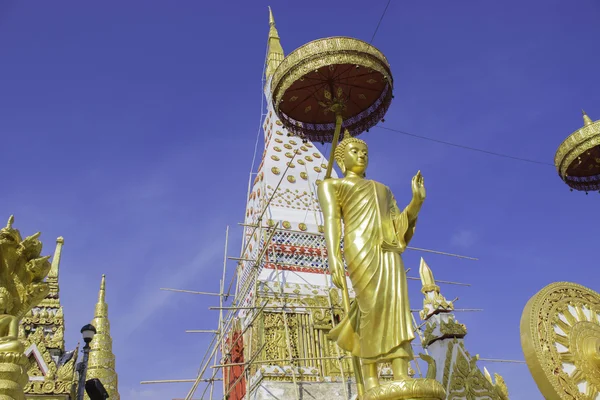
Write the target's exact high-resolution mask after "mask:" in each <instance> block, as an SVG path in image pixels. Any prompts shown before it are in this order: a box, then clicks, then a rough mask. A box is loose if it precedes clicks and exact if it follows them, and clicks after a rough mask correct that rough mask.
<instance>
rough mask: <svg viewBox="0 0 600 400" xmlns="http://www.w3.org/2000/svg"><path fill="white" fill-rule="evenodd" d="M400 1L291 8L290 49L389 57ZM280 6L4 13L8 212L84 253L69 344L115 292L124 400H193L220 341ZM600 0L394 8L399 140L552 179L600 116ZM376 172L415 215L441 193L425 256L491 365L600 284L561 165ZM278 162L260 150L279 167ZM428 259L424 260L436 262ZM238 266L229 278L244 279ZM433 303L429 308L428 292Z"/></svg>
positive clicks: (517, 372) (65, 277) (477, 164)
mask: <svg viewBox="0 0 600 400" xmlns="http://www.w3.org/2000/svg"><path fill="white" fill-rule="evenodd" d="M385 4H386V1H385V0H382V1H371V2H363V1H355V0H347V1H338V0H332V1H328V2H322V1H317V0H306V1H303V2H293V3H292V2H272V3H270V5H271V6H272V7H273V11H274V13H275V18H276V21H277V27H278V29H279V33H280V35H281V38H282V45H283V48H284V50H285V51H286V53H289V52H290V51H291V50H293V49H294V48H296V47H298V46H300V45H302V44H304V43H305V42H307V41H310V40H313V39H317V38H320V37H326V36H336V35H345V36H352V37H356V38H360V39H363V40H367V41H369V40H370V39H371V36H372V34H373V31H374V29H375V26H376V25H377V22H378V20H379V18H380V16H381V12H382V11H383V8H384V7H385ZM267 5H269V3H267V2H264V1H251V2H248V1H240V0H237V1H228V2H204V1H199V0H196V1H192V0H180V1H177V2H174V1H173V2H167V1H154V0H147V1H141V0H138V1H129V2H117V1H105V2H102V4H99V3H98V4H92V3H89V2H79V1H67V0H64V1H61V2H54V1H39V2H19V1H16V0H3V1H1V2H0V54H1V60H2V61H1V62H0V134H1V137H2V149H3V151H2V161H3V166H4V167H3V168H2V175H1V176H2V183H1V185H2V191H1V192H0V210H2V212H3V213H4V215H5V216H6V217H8V216H9V215H10V214H15V217H16V227H17V228H19V229H20V230H21V232H22V233H23V234H31V233H33V232H35V231H37V230H40V231H42V235H43V236H42V239H43V240H44V241H45V243H46V247H45V252H46V253H47V254H51V252H52V251H53V246H54V239H55V238H56V237H57V236H59V235H62V236H64V237H65V247H64V251H63V262H62V267H61V277H60V279H61V281H60V283H61V297H62V302H63V305H64V308H65V315H66V318H67V332H66V339H67V343H68V346H69V347H71V348H72V347H74V346H75V345H76V342H77V341H78V340H79V337H80V334H79V329H80V327H81V326H82V325H84V324H85V323H87V322H88V321H89V320H90V319H91V318H92V317H93V309H94V303H95V301H96V297H97V292H98V287H99V284H100V277H101V275H102V274H103V273H105V274H106V275H107V300H108V302H109V312H110V317H111V323H112V334H113V339H114V352H115V354H116V356H117V369H118V372H119V377H120V392H121V396H122V397H123V398H124V399H149V400H150V399H152V400H153V399H166V398H176V397H183V396H184V395H185V394H186V393H187V391H188V389H189V385H187V384H179V385H153V386H140V385H139V382H140V381H141V380H150V379H185V378H193V377H194V376H195V374H196V371H197V368H198V363H199V360H200V357H201V356H202V355H203V352H204V349H205V347H206V344H207V341H208V337H206V336H203V335H197V334H196V335H194V334H186V333H184V330H186V329H214V327H215V323H216V318H217V315H216V312H215V311H209V310H208V309H207V307H209V306H212V305H216V303H215V302H216V300H214V299H213V298H205V297H200V296H195V295H186V294H172V293H167V292H163V291H160V290H159V288H160V287H177V288H181V289H191V290H205V291H216V290H217V287H218V280H219V276H220V274H221V268H222V260H223V245H224V234H225V228H226V226H227V225H231V227H232V228H231V239H230V250H229V251H230V255H233V256H236V255H237V252H238V251H239V250H238V249H239V246H240V234H241V230H240V229H239V226H237V223H238V222H240V221H242V219H243V216H244V205H245V196H246V190H247V179H248V173H249V169H250V165H251V161H252V155H253V148H254V142H255V139H256V133H257V128H258V126H259V122H260V121H259V117H260V111H261V110H260V106H261V96H262V90H261V89H262V88H261V72H262V68H263V62H264V56H265V46H266V40H267V33H268V14H267ZM599 16H600V4H598V2H596V1H594V0H580V1H578V2H567V1H557V0H544V1H542V0H537V1H533V0H529V1H516V0H504V1H502V2H482V1H476V0H470V1H468V0H465V1H461V2H448V1H432V2H417V1H412V2H409V1H403V2H400V1H394V2H392V3H391V5H390V7H389V10H388V12H387V15H386V17H385V19H384V20H383V23H382V25H381V27H380V29H379V31H378V33H377V36H376V38H375V41H374V44H375V45H376V46H377V47H379V48H380V49H381V50H382V51H383V52H384V54H386V56H387V57H388V58H389V60H390V63H391V65H392V70H393V73H394V77H395V83H396V87H395V94H396V96H395V100H394V102H393V104H392V107H391V109H390V111H389V113H388V115H387V117H386V122H385V126H387V127H390V128H395V129H400V130H404V131H407V132H410V133H414V134H418V135H424V136H428V137H432V138H436V139H440V140H446V141H451V142H455V143H459V144H464V145H469V146H473V147H477V148H482V149H486V150H490V151H495V152H499V153H506V154H510V155H513V156H516V157H524V158H529V159H534V160H539V161H542V162H547V163H550V164H551V163H552V162H553V157H554V153H555V150H556V148H557V146H558V145H559V144H560V143H561V141H562V140H563V139H564V138H566V137H567V136H568V135H569V134H570V133H571V132H572V131H574V130H576V129H578V128H579V127H580V126H582V119H581V113H580V110H581V109H582V108H583V109H585V110H586V111H587V112H588V114H589V115H590V117H591V118H592V119H599V118H600V91H598V90H597V87H598V70H597V66H598V64H599V63H600V55H599V54H598V52H597V51H595V49H596V48H597V45H598V38H600V25H598V23H597V21H598V17H599ZM363 138H364V139H366V140H367V141H368V143H369V145H370V153H371V167H370V171H369V176H370V177H371V178H373V179H377V180H380V181H383V182H385V183H386V184H388V185H389V186H390V187H391V188H392V190H393V191H394V192H395V193H396V198H397V199H398V201H399V202H400V203H405V202H408V201H409V199H410V178H411V177H412V175H413V174H414V173H415V172H416V171H417V170H418V169H420V170H421V171H422V172H423V175H424V177H425V183H426V186H427V189H428V199H427V203H426V205H425V206H424V208H423V210H422V215H421V217H420V220H419V227H418V230H417V233H416V235H415V238H414V240H413V243H412V244H413V245H414V246H417V247H426V248H431V249H436V250H441V251H447V252H452V253H460V254H465V255H470V256H474V257H478V258H479V259H480V260H479V261H465V260H458V259H454V258H449V257H443V256H435V255H425V258H426V260H427V262H428V264H429V265H430V266H431V268H432V269H433V271H434V274H435V276H436V278H438V279H445V280H453V281H461V282H467V283H471V284H472V285H473V286H472V287H469V288H462V287H456V286H443V288H442V290H443V293H444V294H445V295H446V297H448V298H450V299H451V298H454V297H456V296H458V297H460V300H459V302H458V303H457V307H464V308H483V309H484V310H485V311H484V312H482V313H460V314H459V315H458V316H457V318H458V319H459V321H461V322H463V323H465V324H466V325H467V327H468V329H469V335H468V336H467V348H468V349H469V350H470V351H471V353H473V354H475V353H479V354H480V355H481V357H485V358H503V359H523V356H522V353H521V348H520V342H519V320H520V316H521V311H522V308H523V306H524V305H525V303H526V301H527V299H528V298H529V297H530V296H532V295H533V294H534V293H536V292H537V291H538V290H539V289H540V288H542V287H543V286H545V285H546V284H548V283H550V282H553V281H560V280H566V281H573V282H578V283H582V284H585V285H587V286H590V287H591V288H592V289H598V287H597V285H595V284H594V282H596V281H597V280H598V277H599V275H598V272H595V268H594V267H593V266H595V265H596V263H597V258H596V254H597V250H596V248H597V237H598V235H597V224H596V223H594V221H597V215H598V206H597V204H598V196H600V195H599V194H597V193H591V194H590V195H588V196H585V195H584V194H583V193H571V192H569V190H568V188H567V187H566V186H565V185H564V184H562V182H561V181H560V179H559V177H558V176H557V173H556V170H555V169H554V168H553V167H552V166H550V165H537V164H531V163H525V162H519V161H515V160H509V159H503V158H498V157H494V156H491V155H487V154H482V153H477V152H472V151H467V150H463V149H458V148H453V147H448V146H445V145H442V144H438V143H433V142H427V141H423V140H420V139H416V138H412V137H407V136H403V135H401V134H398V133H393V132H389V131H386V130H382V129H372V130H371V132H369V133H368V134H365V135H364V136H363ZM259 154H260V153H259ZM421 255H422V254H418V253H415V252H411V253H407V254H406V257H405V262H406V264H407V265H408V266H410V267H412V268H413V272H414V271H416V270H417V268H418V260H419V257H420V256H421ZM232 266H233V265H231V264H230V265H229V267H230V268H231V267H232ZM411 285H412V293H411V299H412V302H413V307H419V306H420V304H421V299H422V298H421V295H420V293H419V287H418V285H417V284H415V283H413V284H411ZM481 364H482V365H486V366H487V367H488V369H489V370H490V371H491V372H492V373H493V372H499V373H501V374H502V375H504V377H505V379H506V382H507V384H508V386H509V390H510V393H511V398H513V399H541V398H542V397H541V395H540V394H539V393H538V392H537V389H536V387H535V384H534V383H533V380H532V379H531V377H530V375H529V372H528V370H527V368H526V366H524V365H518V364H485V363H481Z"/></svg>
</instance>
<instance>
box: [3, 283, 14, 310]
mask: <svg viewBox="0 0 600 400" xmlns="http://www.w3.org/2000/svg"><path fill="white" fill-rule="evenodd" d="M13 306H14V301H13V298H12V296H11V294H10V292H9V291H8V290H7V289H6V288H5V287H0V314H9V313H10V312H11V311H12V309H13Z"/></svg>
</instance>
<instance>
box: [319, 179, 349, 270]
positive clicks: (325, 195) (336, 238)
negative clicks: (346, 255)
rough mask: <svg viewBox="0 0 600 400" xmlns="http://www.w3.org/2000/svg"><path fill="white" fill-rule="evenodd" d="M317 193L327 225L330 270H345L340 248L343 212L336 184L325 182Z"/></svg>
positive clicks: (326, 234) (326, 240)
mask: <svg viewBox="0 0 600 400" xmlns="http://www.w3.org/2000/svg"><path fill="white" fill-rule="evenodd" d="M317 193H318V196H319V204H320V206H321V211H322V212H323V222H324V224H325V243H326V245H327V256H328V259H329V268H331V269H333V268H336V267H342V268H343V262H342V250H341V248H340V240H341V239H342V210H341V209H340V206H339V203H338V199H337V196H336V192H335V184H334V182H333V181H332V180H331V179H328V180H326V181H324V182H323V183H321V184H320V185H319V188H318V191H317Z"/></svg>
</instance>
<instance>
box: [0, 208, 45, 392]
mask: <svg viewBox="0 0 600 400" xmlns="http://www.w3.org/2000/svg"><path fill="white" fill-rule="evenodd" d="M13 222H14V217H13V216H12V215H11V217H10V218H9V219H8V224H7V225H6V227H4V228H2V229H0V269H1V270H2V271H3V273H2V274H0V321H1V322H0V398H2V399H6V400H10V399H14V400H22V399H24V398H25V395H24V388H25V385H26V384H27V382H28V377H27V371H26V368H27V364H28V359H27V357H26V356H25V354H24V350H25V349H24V346H23V343H21V341H20V340H19V321H20V320H21V319H22V318H23V317H24V316H25V314H27V313H28V312H29V311H30V310H31V309H32V308H33V307H34V306H36V305H37V304H38V303H39V302H40V301H41V300H42V299H43V298H44V297H45V296H46V295H47V294H48V293H49V292H50V286H49V284H48V283H46V282H44V279H45V278H46V276H47V275H48V273H49V272H50V269H51V265H50V262H49V261H48V259H49V258H50V256H46V257H42V256H41V252H42V243H41V242H40V241H39V240H38V237H39V236H40V233H39V232H38V233H36V234H34V235H32V236H28V237H26V238H25V239H22V237H21V234H20V233H19V231H18V230H17V229H14V228H13V226H12V225H13Z"/></svg>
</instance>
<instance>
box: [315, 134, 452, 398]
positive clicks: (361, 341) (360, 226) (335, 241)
mask: <svg viewBox="0 0 600 400" xmlns="http://www.w3.org/2000/svg"><path fill="white" fill-rule="evenodd" d="M335 161H336V163H337V164H338V166H339V167H340V169H341V170H342V173H343V174H344V177H343V178H340V179H328V180H326V181H324V182H323V183H322V184H321V185H319V191H318V195H319V203H320V205H321V209H322V211H323V217H324V223H325V239H326V244H327V250H328V257H329V269H330V271H331V275H332V280H333V283H334V284H335V285H336V286H337V287H338V288H343V287H344V280H345V277H346V275H345V268H344V261H343V260H342V251H341V248H340V240H341V239H342V232H343V233H344V236H343V239H344V258H345V260H346V265H347V267H348V272H349V275H350V281H351V282H352V287H353V288H354V291H355V293H356V299H355V301H354V302H353V303H352V305H351V307H350V312H349V313H348V314H347V315H346V316H345V317H344V318H343V319H342V321H341V322H340V323H339V324H338V325H337V326H336V327H335V328H333V329H332V330H331V331H330V333H329V338H330V339H332V340H335V341H336V342H337V344H338V345H339V346H340V347H341V348H342V349H344V350H346V351H349V352H350V353H352V355H353V356H356V357H358V358H360V360H361V364H362V371H363V377H364V385H365V390H366V392H367V393H368V392H369V391H370V390H371V389H374V388H376V387H378V386H379V379H378V374H377V364H378V363H381V362H389V363H391V365H392V371H393V374H394V380H395V381H407V380H411V379H412V378H410V377H409V375H408V369H409V362H410V361H411V360H412V359H413V353H412V347H411V344H410V343H411V341H412V340H413V339H414V335H413V329H414V328H413V325H412V315H411V312H410V305H409V300H408V285H407V280H406V271H405V269H404V264H403V262H402V258H401V254H402V252H404V250H405V249H406V246H407V245H408V243H409V241H410V240H411V238H412V236H413V233H414V230H415V224H416V222H417V217H418V215H419V211H420V210H421V206H422V204H423V201H424V200H425V186H424V184H423V176H422V175H421V172H420V171H419V172H417V174H416V175H415V177H414V178H413V179H412V193H413V197H412V201H411V202H410V204H409V205H408V206H407V207H406V208H405V209H404V210H403V211H401V210H400V209H399V208H398V205H397V204H396V200H395V199H394V195H393V194H392V192H391V190H390V189H389V188H388V187H387V186H385V185H383V184H382V183H379V182H376V181H372V180H368V179H365V172H366V170H367V165H368V161H369V154H368V148H367V144H366V143H365V142H364V141H362V140H360V139H357V138H353V137H350V136H349V135H348V134H347V133H346V134H345V137H344V140H342V141H341V142H340V144H339V145H338V147H337V148H336V150H335ZM342 221H343V222H344V224H343V225H344V226H343V229H342ZM434 383H437V382H434ZM430 384H431V383H430ZM440 389H441V387H440ZM442 392H443V389H442ZM413 397H415V398H417V397H419V396H412V397H410V398H413ZM373 398H388V397H373ZM391 398H394V399H395V398H405V397H391ZM406 398H408V397H406ZM427 398H436V397H433V396H430V397H427Z"/></svg>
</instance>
